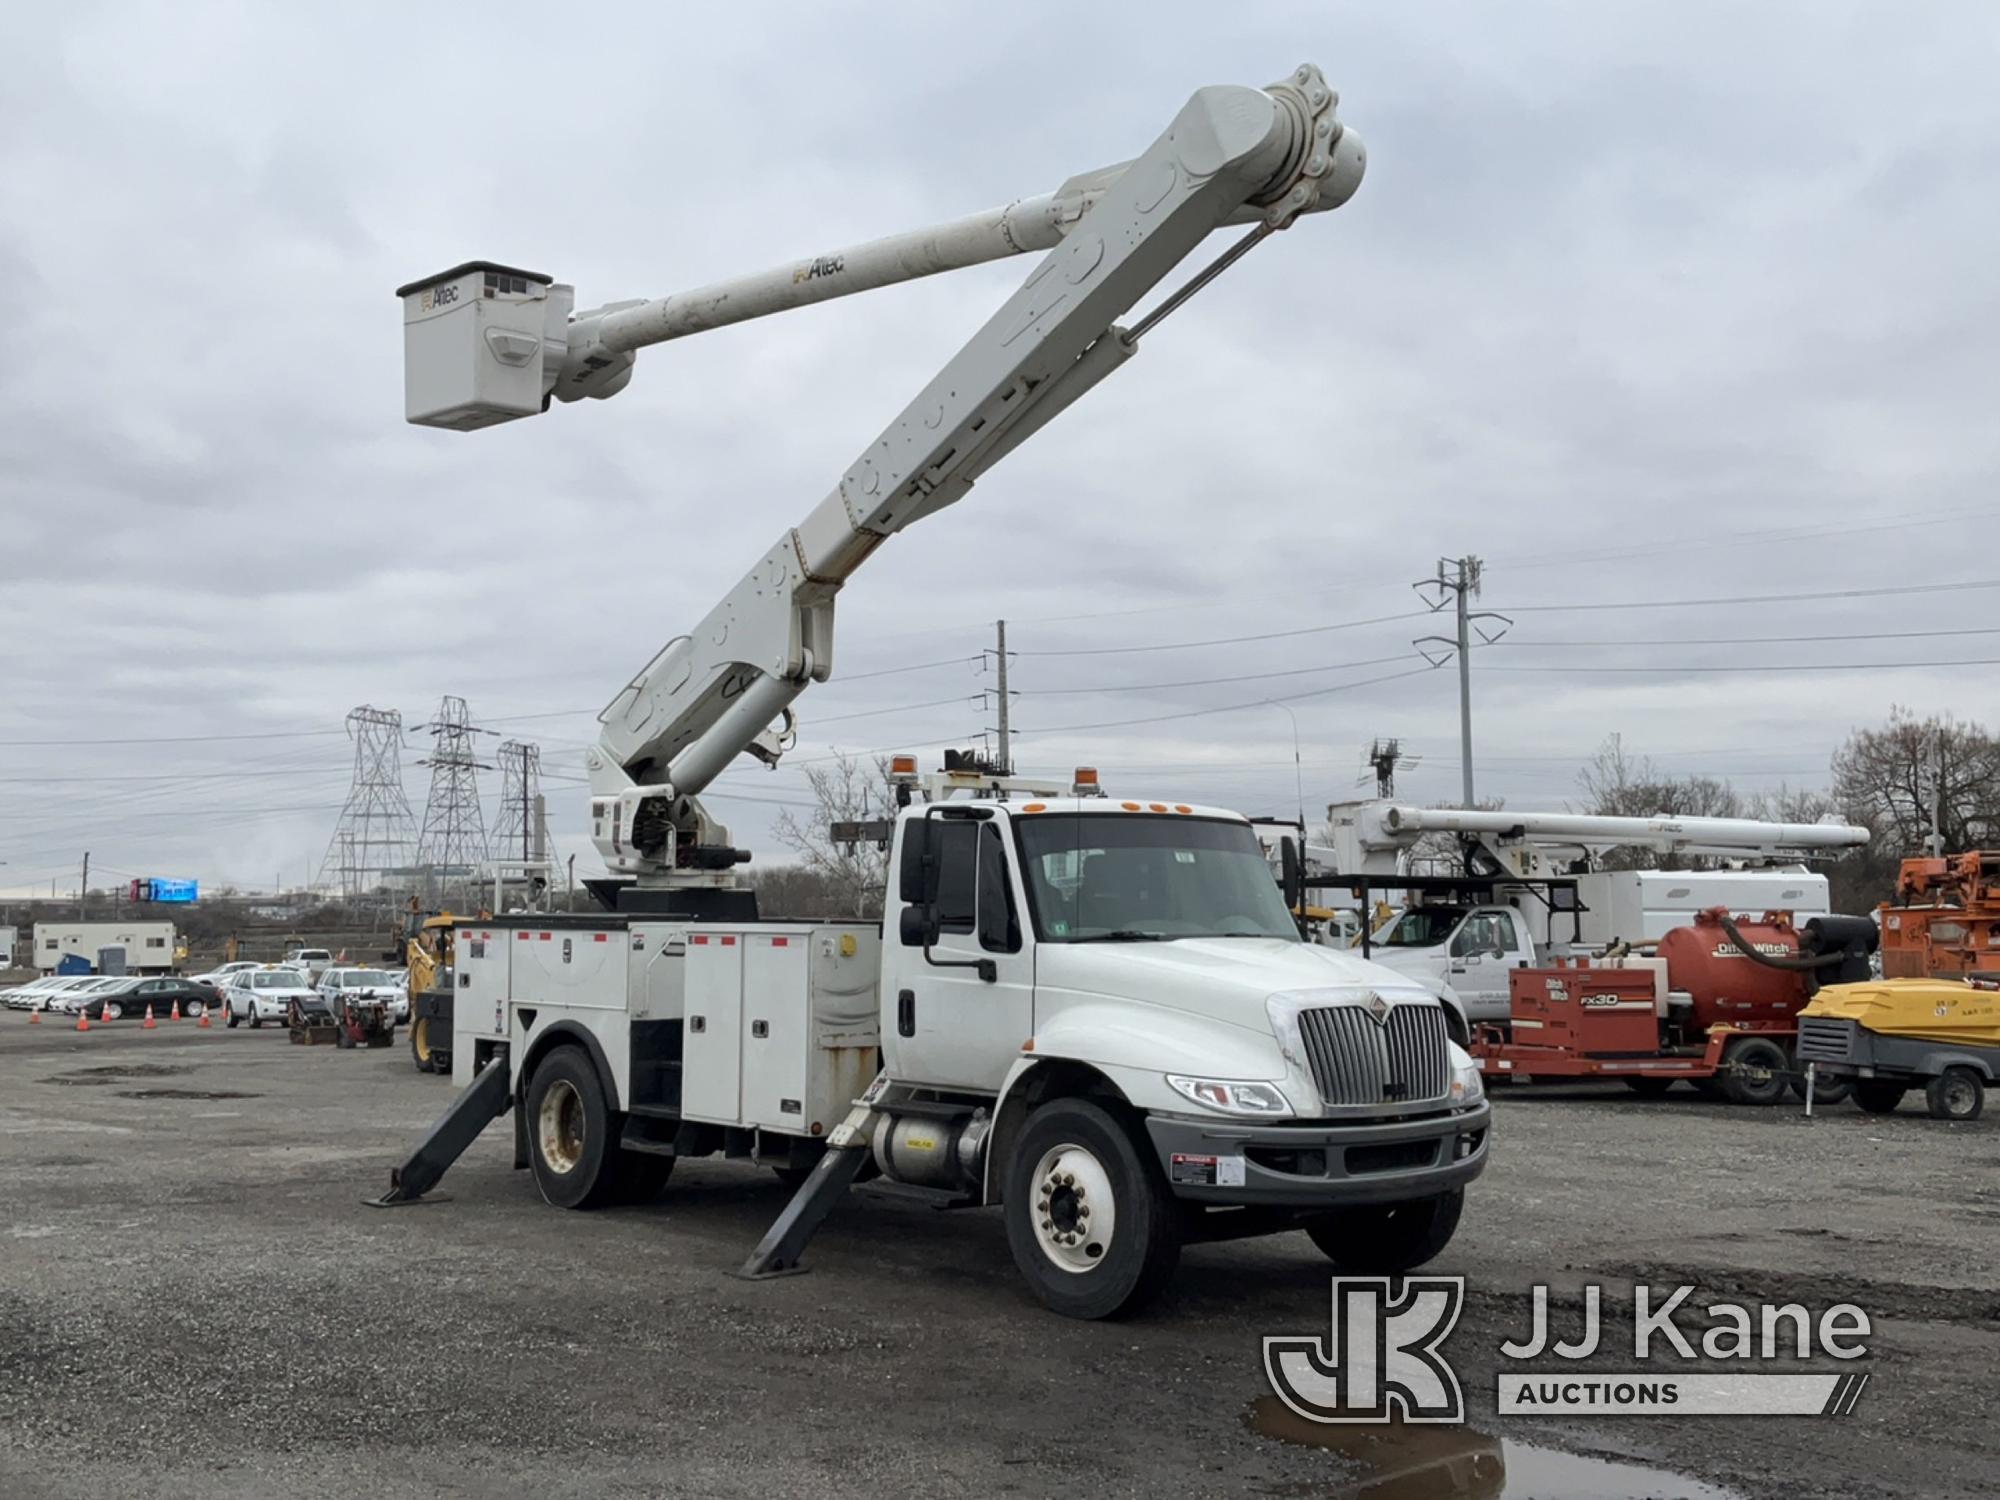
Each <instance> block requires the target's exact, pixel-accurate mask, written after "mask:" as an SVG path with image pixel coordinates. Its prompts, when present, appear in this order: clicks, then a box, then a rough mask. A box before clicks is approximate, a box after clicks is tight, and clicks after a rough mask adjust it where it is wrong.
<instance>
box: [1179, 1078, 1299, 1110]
mask: <svg viewBox="0 0 2000 1500" xmlns="http://www.w3.org/2000/svg"><path fill="white" fill-rule="evenodd" d="M1167 1084H1168V1086H1169V1087H1171V1088H1172V1089H1173V1091H1174V1092H1175V1093H1177V1094H1180V1095H1182V1096H1184V1097H1185V1098H1188V1099H1192V1100H1193V1101H1194V1102H1195V1103H1196V1104H1199V1105H1201V1106H1202V1108H1204V1109H1213V1110H1217V1111H1220V1112H1221V1113H1222V1114H1225V1115H1263V1116H1266V1117H1270V1116H1276V1115H1288V1114H1290V1113H1291V1112H1292V1106H1291V1105H1290V1104H1288V1103H1286V1102H1285V1096H1284V1095H1283V1094H1281V1093H1279V1092H1278V1090H1277V1089H1276V1088H1275V1087H1273V1086H1272V1085H1271V1084H1268V1083H1237V1082H1233V1081H1231V1080H1229V1079H1224V1078H1183V1077H1181V1076H1180V1074H1178V1073H1169V1074H1167Z"/></svg>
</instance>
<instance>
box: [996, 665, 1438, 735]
mask: <svg viewBox="0 0 2000 1500" xmlns="http://www.w3.org/2000/svg"><path fill="white" fill-rule="evenodd" d="M1432 670H1433V668H1431V667H1428V666H1424V667H1416V668H1414V669H1412V670H1411V671H1408V672H1389V673H1386V674H1384V675H1383V676H1381V677H1363V678H1361V679H1360V680H1359V681H1356V682H1338V683H1335V684H1334V685H1333V686H1332V687H1323V688H1314V689H1312V690H1311V691H1310V692H1305V693H1287V694H1286V695H1284V696H1283V697H1280V698H1251V699H1248V700H1247V701H1245V702H1242V703H1222V704H1218V705H1217V706H1216V707H1214V708H1190V709H1184V710H1183V711H1181V712H1180V713H1173V714H1151V715H1148V716H1147V717H1145V718H1142V719H1107V720H1105V721H1103V722H1102V723H1097V724H1055V725H1051V726H1050V727H1049V728H1047V729H1036V730H1029V731H1023V730H1020V729H1016V730H1015V731H1014V732H1015V733H1016V734H1021V733H1032V734H1040V735H1048V734H1069V733H1072V732H1074V731H1078V730H1084V729H1123V728H1126V727H1127V726H1128V725H1134V724H1165V723H1167V722H1169V721H1170V720H1174V719H1199V718H1203V717H1205V716H1206V715H1208V714H1227V713H1234V712H1236V711H1237V710H1238V709H1245V708H1264V707H1267V706H1269V705H1270V704H1273V703H1297V702H1299V701H1300V700H1301V699H1305V698H1323V697H1325V696H1326V695H1327V694H1329V693H1344V692H1346V691H1348V690H1349V689H1350V688H1360V687H1373V686H1374V685H1375V684H1376V683H1380V682H1400V681H1402V679H1404V678H1405V677H1424V676H1428V675H1429V674H1430V673H1431V671H1432Z"/></svg>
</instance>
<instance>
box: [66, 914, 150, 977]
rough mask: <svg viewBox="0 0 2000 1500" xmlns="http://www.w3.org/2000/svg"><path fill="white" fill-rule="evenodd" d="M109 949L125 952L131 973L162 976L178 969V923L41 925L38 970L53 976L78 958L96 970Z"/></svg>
mask: <svg viewBox="0 0 2000 1500" xmlns="http://www.w3.org/2000/svg"><path fill="white" fill-rule="evenodd" d="M106 948H122V949H124V950H125V972H126V973H127V974H161V973H166V972H168V971H169V970H171V969H172V968H173V966H174V924H173V923H171V922H37V923H36V924H35V967H36V968H37V969H40V970H41V971H42V972H43V973H44V974H48V973H53V972H54V971H55V968H56V966H57V965H58V964H60V963H61V962H62V961H63V960H64V959H65V958H67V957H70V956H71V955H75V956H76V957H79V958H81V959H83V961H84V962H85V963H87V964H89V965H90V966H91V967H92V968H93V969H94V968H96V967H97V955H98V954H99V953H101V952H103V951H104V950H105V949H106Z"/></svg>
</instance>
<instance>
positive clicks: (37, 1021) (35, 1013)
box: [28, 1006, 42, 1026]
mask: <svg viewBox="0 0 2000 1500" xmlns="http://www.w3.org/2000/svg"><path fill="white" fill-rule="evenodd" d="M28 1024H29V1025H30V1026H39V1025H41V1024H42V1011H41V1007H40V1006H37V1007H36V1008H35V1009H33V1010H31V1011H29V1012H28Z"/></svg>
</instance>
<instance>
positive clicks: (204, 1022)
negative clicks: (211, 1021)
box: [194, 1005, 208, 1030]
mask: <svg viewBox="0 0 2000 1500" xmlns="http://www.w3.org/2000/svg"><path fill="white" fill-rule="evenodd" d="M194 1024H195V1025H197V1026H199V1027H201V1028H202V1029H203V1030H207V1029H208V1007H207V1006H206V1005H204V1006H203V1007H202V1008H201V1019H200V1020H199V1021H197V1022H195V1023H194Z"/></svg>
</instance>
